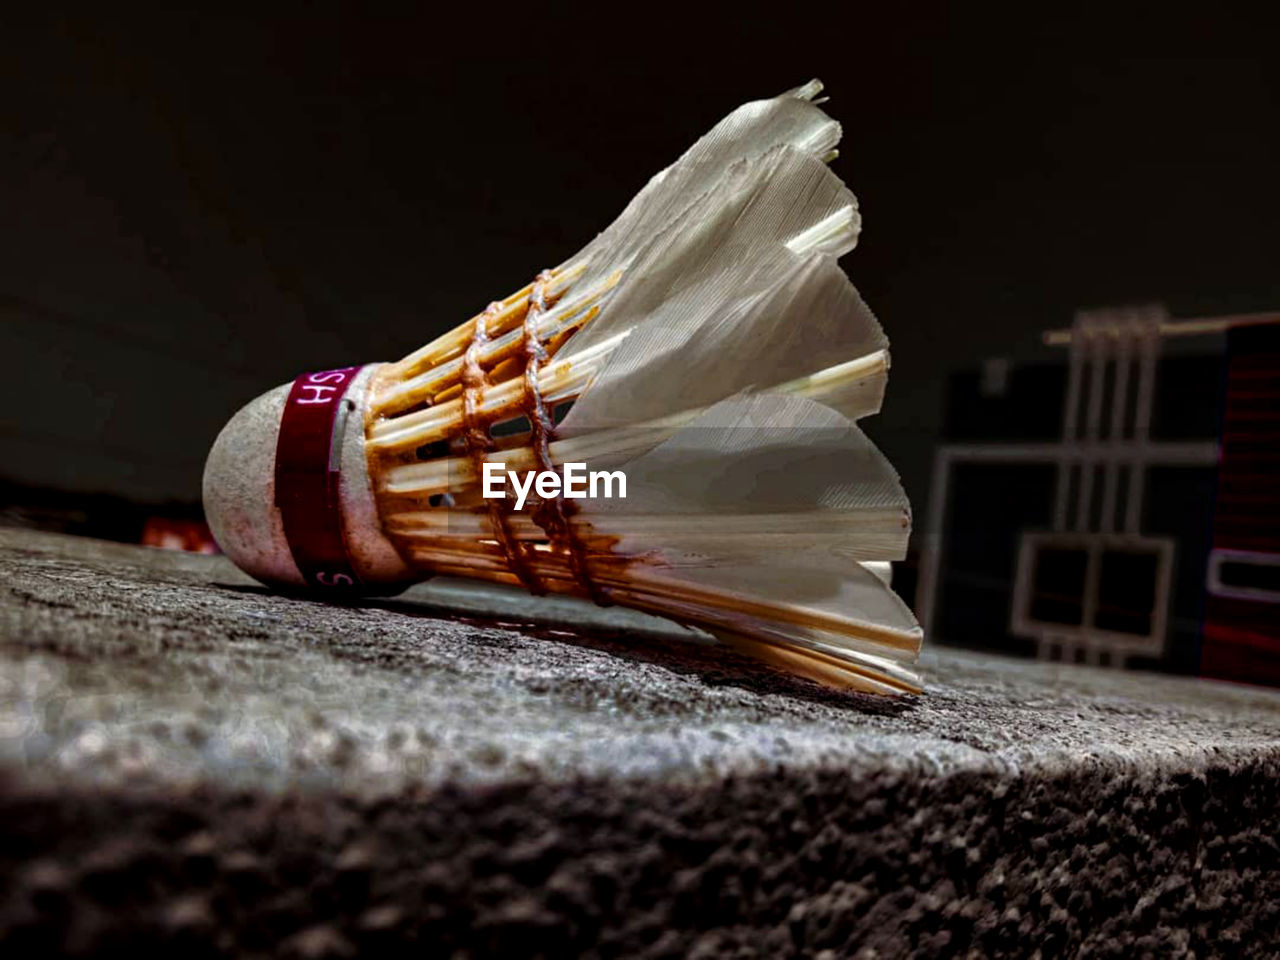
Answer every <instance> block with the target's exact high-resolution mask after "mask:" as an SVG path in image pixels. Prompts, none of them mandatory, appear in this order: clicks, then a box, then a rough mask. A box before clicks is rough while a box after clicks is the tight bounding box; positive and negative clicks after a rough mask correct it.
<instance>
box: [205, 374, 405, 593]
mask: <svg viewBox="0 0 1280 960" xmlns="http://www.w3.org/2000/svg"><path fill="white" fill-rule="evenodd" d="M373 370H374V367H373V366H369V367H366V368H365V369H364V370H362V371H361V372H360V373H359V374H358V375H357V377H356V379H355V380H354V381H353V382H352V385H351V388H350V390H349V391H348V394H347V396H348V397H349V398H351V399H352V400H353V401H354V402H355V403H356V406H357V410H358V412H359V413H360V414H361V415H360V416H352V417H351V418H350V425H349V427H348V429H347V430H346V431H345V432H344V433H343V436H342V437H341V439H340V440H339V443H340V444H341V449H340V451H339V454H340V467H341V480H340V484H339V491H340V495H341V510H342V528H343V537H344V540H345V543H346V548H347V551H348V554H349V556H350V559H351V563H352V566H353V568H354V569H355V570H356V572H357V574H358V575H359V576H360V578H361V580H362V581H364V582H366V583H367V584H370V585H379V587H380V588H385V587H387V586H388V585H391V586H395V587H396V588H397V589H403V587H405V586H407V585H408V584H410V583H413V582H416V581H419V580H424V579H426V575H425V574H421V573H417V572H415V571H413V570H411V569H410V568H409V567H408V566H407V565H406V564H405V562H404V560H403V559H402V558H401V557H400V555H399V553H397V552H396V550H395V547H394V546H393V545H392V544H391V542H390V541H389V540H388V539H387V538H386V537H385V536H384V535H383V533H382V529H381V525H380V522H379V519H378V510H377V504H376V502H375V500H374V494H373V487H372V483H371V480H370V477H369V470H368V465H367V461H366V458H365V450H364V431H363V430H362V429H361V427H360V424H362V423H363V419H364V418H363V415H362V414H363V410H364V399H365V390H366V387H367V384H368V382H369V377H370V374H371V373H372V372H373ZM291 386H292V384H289V383H285V384H281V385H280V386H278V387H275V388H274V389H272V390H268V391H267V392H266V393H264V394H262V396H260V397H258V398H257V399H255V400H252V401H250V402H249V403H247V404H245V406H244V407H243V408H241V410H240V411H239V412H238V413H237V414H236V415H235V416H234V417H232V418H231V419H230V420H229V421H228V422H227V425H226V426H225V427H223V428H222V432H221V433H219V434H218V438H217V439H216V440H215V441H214V442H213V447H212V449H210V451H209V456H208V459H207V460H206V461H205V466H204V481H203V498H204V511H205V518H206V520H207V521H208V523H209V528H210V529H211V530H212V531H213V536H214V539H215V540H217V542H218V546H219V547H220V548H221V549H222V552H223V553H225V554H226V555H227V557H228V558H230V560H231V561H232V562H233V563H234V564H235V565H236V566H237V567H239V568H240V569H241V570H243V571H244V572H245V573H247V574H249V575H250V576H252V577H254V578H255V579H257V580H260V581H262V582H263V583H265V584H268V585H270V586H287V587H291V588H295V589H296V588H299V587H306V586H307V581H306V578H305V577H304V576H303V574H302V571H300V570H299V569H298V564H297V563H296V562H295V561H294V558H293V552H292V550H291V549H290V546H289V541H288V538H287V537H286V535H285V529H284V520H283V518H282V516H281V513H280V508H279V507H278V506H276V446H277V443H278V441H279V436H280V421H281V417H282V416H283V413H284V407H285V402H286V401H287V400H288V397H289V391H290V388H291ZM376 592H378V593H386V592H388V591H387V590H386V589H378V590H377V591H376Z"/></svg>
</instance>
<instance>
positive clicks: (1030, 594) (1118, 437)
mask: <svg viewBox="0 0 1280 960" xmlns="http://www.w3.org/2000/svg"><path fill="white" fill-rule="evenodd" d="M1044 340H1045V343H1046V344H1048V345H1050V346H1067V347H1068V348H1069V351H1070V352H1069V357H1068V362H1067V363H1066V364H1065V365H1064V364H1062V363H1041V364H1028V365H1024V366H1022V367H1021V368H1018V367H1010V366H1008V365H1007V364H1006V363H1005V362H1004V361H999V362H998V363H996V364H994V365H993V364H991V363H989V364H987V365H986V366H985V367H984V368H983V371H982V373H981V374H980V375H979V374H978V373H976V372H975V373H968V374H966V373H961V374H957V375H955V376H954V377H953V378H952V385H951V391H950V396H949V403H948V407H947V410H946V417H947V422H946V428H945V431H944V436H945V437H946V439H947V440H948V441H949V442H947V443H945V444H944V445H943V446H942V447H940V448H939V450H938V452H937V456H936V458H935V462H934V474H933V486H932V489H931V493H930V501H929V508H928V511H927V514H926V518H927V522H928V530H927V532H926V534H925V538H924V542H923V549H922V559H921V570H920V581H921V583H920V589H919V593H918V596H917V599H916V612H917V615H918V616H919V617H920V619H921V622H922V623H923V624H924V625H925V628H926V630H927V631H929V635H930V637H931V639H935V640H941V641H943V642H950V643H957V644H962V645H966V646H974V645H976V646H982V647H986V648H989V649H998V650H1003V651H1005V652H1009V653H1015V654H1023V655H1034V656H1037V657H1039V658H1041V659H1047V660H1064V661H1074V662H1078V663H1094V664H1099V665H1109V666H1132V667H1140V668H1148V669H1163V670H1170V671H1174V672H1179V673H1202V674H1204V675H1206V676H1214V677H1221V678H1226V679H1235V680H1244V681H1250V682H1256V683H1272V684H1278V685H1280V622H1278V621H1280V617H1278V616H1277V614H1280V607H1277V606H1276V603H1277V601H1280V585H1278V584H1277V581H1278V580H1280V489H1278V488H1277V482H1276V481H1277V479H1278V475H1277V463H1280V314H1251V315H1240V316H1232V317H1214V318H1203V319H1196V320H1184V321H1176V320H1171V319H1170V318H1169V317H1168V315H1167V313H1166V311H1165V310H1164V309H1163V308H1161V307H1145V308H1139V309H1125V310H1103V311H1094V312H1088V313H1081V314H1079V315H1078V316H1077V318H1076V322H1075V324H1074V325H1073V326H1072V327H1071V328H1070V329H1069V330H1059V331H1052V332H1050V333H1048V334H1046V335H1045V338H1044ZM1224 358H1225V359H1224ZM993 367H996V368H998V373H999V376H998V377H996V376H993ZM1157 369H1158V371H1159V376H1157ZM997 381H998V383H999V389H992V384H993V383H994V382H997ZM1224 384H1225V392H1224ZM955 441H959V442H955ZM1220 451H1221V457H1220V455H1219V454H1220Z"/></svg>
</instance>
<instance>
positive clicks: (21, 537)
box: [0, 531, 1280, 957]
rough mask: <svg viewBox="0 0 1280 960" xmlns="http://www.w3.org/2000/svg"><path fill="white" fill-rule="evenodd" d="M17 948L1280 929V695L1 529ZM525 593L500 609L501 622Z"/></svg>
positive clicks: (887, 944) (1271, 935) (932, 941)
mask: <svg viewBox="0 0 1280 960" xmlns="http://www.w3.org/2000/svg"><path fill="white" fill-rule="evenodd" d="M0 596H2V597H3V600H2V601H0V949H3V950H4V952H5V955H6V956H15V955H20V954H22V953H30V954H37V953H46V954H47V953H49V952H56V951H59V950H70V951H75V952H90V953H93V952H103V953H105V952H107V951H108V950H111V951H115V950H118V949H120V948H124V947H128V948H131V949H138V948H148V949H151V950H153V951H155V952H163V953H165V954H171V953H172V951H174V950H175V949H182V950H184V951H189V952H194V953H213V954H238V955H243V954H261V955H269V954H279V953H286V954H292V955H296V956H309V957H321V956H344V955H351V954H354V953H355V952H356V951H361V952H364V951H368V952H374V951H375V950H376V951H379V952H382V951H385V952H389V953H396V952H401V953H404V954H406V955H408V954H413V955H417V956H421V955H424V954H425V955H437V954H444V955H448V954H450V953H456V954H459V955H466V956H489V955H502V956H523V955H544V956H556V957H559V956H568V955H577V954H593V955H597V954H598V955H614V956H617V955H626V956H654V957H658V956H670V957H681V956H730V955H731V956H743V957H749V956H771V957H777V956H816V955H821V954H822V951H824V950H825V951H830V953H829V954H827V956H831V957H846V956H849V957H854V956H882V957H892V956H903V955H908V954H912V953H915V954H920V955H926V956H934V955H936V956H950V955H956V954H959V955H964V954H967V953H970V952H976V953H978V954H984V955H985V954H994V955H999V954H1010V955H1023V954H1027V953H1030V952H1033V951H1035V950H1037V949H1038V950H1040V951H1041V952H1042V954H1043V955H1046V956H1049V955H1059V954H1064V953H1071V954H1074V953H1089V954H1106V955H1115V956H1137V955H1142V954H1144V953H1145V954H1150V955H1158V956H1166V955H1190V954H1191V953H1194V954H1195V955H1196V956H1212V955H1224V956H1227V955H1230V956H1237V955H1255V956H1271V955H1274V954H1275V951H1276V949H1277V942H1276V940H1275V937H1276V931H1277V930H1278V929H1280V850H1278V848H1277V844H1276V840H1275V837H1276V836H1277V831H1278V830H1280V788H1278V786H1277V784H1280V697H1278V696H1277V695H1275V694H1274V693H1272V692H1270V691H1265V690H1252V689H1248V688H1240V687H1230V686H1226V685H1221V684H1214V683H1206V682H1197V681H1192V680H1180V679H1175V678H1168V677H1157V676H1147V675H1139V674H1121V673H1112V672H1106V671H1099V670H1092V669H1085V668H1073V667H1063V666H1048V665H1036V664H1028V663H1019V662H1012V661H1004V660H997V659H992V658H984V657H977V656H973V655H963V654H958V653H952V652H940V653H936V654H934V655H932V656H931V657H930V660H931V661H932V662H930V663H929V664H928V669H929V680H930V691H929V693H928V694H926V695H925V696H923V697H920V698H914V699H904V700H898V701H886V700H879V699H874V698H868V697H860V696H857V695H852V694H842V693H834V692H829V691H826V690H823V689H821V688H818V687H816V686H813V685H811V684H808V683H807V682H804V681H799V680H793V679H790V678H787V677H783V676H779V675H777V674H773V673H771V672H768V671H766V670H764V669H763V668H760V667H757V666H756V665H755V664H753V663H752V662H750V661H746V660H743V659H741V658H738V657H736V656H734V655H732V654H730V653H727V652H725V651H723V650H721V649H719V648H715V647H711V646H709V645H707V644H706V643H705V642H703V641H702V640H701V639H700V638H698V637H696V636H693V635H691V634H689V633H688V632H687V631H683V630H681V629H679V628H675V627H671V626H669V625H667V624H665V623H663V622H662V621H657V620H653V619H651V618H644V617H636V616H632V615H629V614H627V613H626V612H625V611H616V610H610V611H597V610H595V609H593V608H589V607H587V608H583V607H579V606H577V605H573V604H563V603H553V602H533V601H530V600H529V598H525V597H520V596H516V595H512V594H494V593H490V592H487V591H486V592H480V591H476V590H469V589H467V588H465V587H462V586H459V585H457V584H451V583H444V582H441V583H435V584H431V585H428V586H426V587H422V588H415V590H414V591H413V592H412V593H411V594H409V595H407V596H406V597H404V598H401V599H398V600H396V601H378V602H375V603H371V604H369V605H367V606H361V607H347V608H344V607H336V606H328V605H324V604H319V603H315V602H311V601H306V600H298V599H293V598H288V597H282V596H277V595H274V594H271V593H268V592H266V591H264V590H262V589H260V588H258V587H256V586H255V585H253V584H252V582H251V581H248V580H247V579H246V578H244V577H242V576H241V575H240V574H238V573H237V572H236V571H234V569H232V568H231V567H230V566H229V565H227V564H226V562H225V561H223V560H220V559H214V558H203V557H191V556H184V555H176V554H168V553H161V552H156V551H149V550H145V549H141V548H128V547H119V546H115V545H109V544H101V543H96V542H93V541H84V540H72V539H67V538H61V537H52V536H46V535H34V534H30V533H24V532H16V531H0ZM481 610H498V611H499V614H498V619H494V618H492V617H485V618H482V617H481V615H480V613H479V611H481Z"/></svg>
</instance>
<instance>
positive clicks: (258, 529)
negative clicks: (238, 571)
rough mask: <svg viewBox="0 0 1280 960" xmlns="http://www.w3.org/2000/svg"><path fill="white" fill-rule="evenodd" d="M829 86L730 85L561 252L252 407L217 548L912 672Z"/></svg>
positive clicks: (873, 326) (264, 563)
mask: <svg viewBox="0 0 1280 960" xmlns="http://www.w3.org/2000/svg"><path fill="white" fill-rule="evenodd" d="M820 89H821V85H820V84H819V83H817V82H816V81H815V82H813V83H811V84H808V85H806V86H804V87H801V88H799V89H797V90H793V91H790V92H789V93H787V94H784V95H783V96H780V97H776V98H774V99H771V100H762V101H757V102H754V103H749V104H746V105H744V106H742V107H740V108H738V109H737V110H735V111H734V112H733V113H731V114H730V115H729V116H728V117H726V118H725V119H724V120H723V121H721V122H720V123H719V124H718V125H717V126H716V127H715V128H714V129H712V130H711V131H710V132H709V133H708V134H707V135H706V136H704V137H703V138H702V139H701V140H699V141H698V142H697V143H696V144H695V145H694V146H693V147H692V148H691V149H690V150H689V151H688V152H686V153H685V154H684V156H682V157H681V158H680V159H679V160H678V161H677V162H676V163H675V164H673V165H672V166H671V167H669V168H667V169H666V170H664V171H662V172H661V173H659V174H658V175H657V176H656V177H654V178H653V179H652V180H651V181H650V182H649V184H648V185H647V186H646V187H645V188H644V189H643V190H642V191H641V192H640V193H639V194H638V195H637V196H636V197H635V199H634V200H632V202H631V203H630V204H629V205H628V206H627V208H626V209H625V210H624V211H623V213H622V214H621V216H619V217H618V219H617V220H616V221H615V222H614V223H613V224H612V225H610V226H609V227H608V228H607V229H606V230H605V231H604V232H603V233H601V234H600V235H599V236H597V237H596V239H595V240H593V241H592V242H591V243H590V244H588V246H587V247H586V248H585V249H584V250H582V251H581V252H580V253H579V254H577V255H576V256H574V257H572V258H571V259H570V260H568V261H566V262H565V263H564V264H562V265H561V266H559V267H556V268H554V269H551V270H546V271H544V272H542V273H541V274H539V275H538V277H537V279H536V280H535V281H534V282H533V283H531V284H530V285H529V286H528V287H526V288H525V289H523V290H520V291H518V292H517V293H515V294H513V295H512V296H510V297H507V298H506V299H505V300H501V301H498V302H495V303H493V304H491V305H490V306H489V307H488V308H487V309H486V310H484V311H483V312H482V313H480V314H479V315H478V316H476V317H474V318H473V319H471V320H468V321H467V322H465V323H463V324H462V325H461V326H459V327H458V328H456V329H455V330H453V331H451V332H450V333H447V334H445V335H443V336H441V337H439V338H438V339H437V340H435V341H433V342H432V343H430V344H428V345H427V346H425V347H423V348H422V349H420V350H417V351H415V352H414V353H412V354H410V355H409V356H407V357H405V358H404V359H402V360H399V361H397V362H395V363H385V364H370V365H365V366H362V367H349V368H343V369H339V370H329V371H321V372H317V373H311V374H306V375H303V376H302V377H299V378H298V379H297V380H296V381H294V383H292V384H285V385H283V386H280V387H277V388H276V389H275V390H272V391H270V392H268V393H266V394H264V395H263V396H261V397H259V398H258V399H257V400H255V401H253V402H252V403H250V404H249V405H248V406H246V407H245V408H244V409H243V410H241V411H240V412H239V413H238V414H237V415H236V416H235V417H234V418H232V420H231V421H230V423H228V424H227V426H226V427H225V428H224V429H223V431H222V433H221V434H220V435H219V437H218V439H217V441H216V442H215V443H214V446H213V449H212V451H211V452H210V454H209V459H208V463H207V464H206V467H205V476H204V501H205V510H206V513H207V514H208V519H209V523H210V525H211V527H212V529H213V531H214V534H215V536H216V538H217V540H218V543H219V544H220V545H221V546H222V548H223V550H224V551H225V552H226V553H227V555H228V556H230V557H231V559H232V560H234V561H235V562H236V563H237V564H238V565H239V566H240V567H242V568H243V569H244V570H246V571H247V572H248V573H250V574H252V575H253V576H255V577H257V578H259V579H261V580H263V581H264V582H267V583H269V584H278V585H290V586H294V587H309V588H312V589H315V590H321V591H333V592H344V591H347V592H349V591H366V592H378V591H386V590H395V589H399V588H401V587H403V586H404V585H405V584H407V583H410V582H414V581H417V580H422V579H426V578H427V577H430V576H432V575H434V574H449V575H461V576H466V577H474V578H480V579H483V580H488V581H494V582H500V583H508V584H521V585H523V586H525V587H526V588H528V589H530V590H532V591H534V592H538V593H543V592H552V593H561V594H571V595H577V596H581V597H585V598H589V599H592V600H595V601H597V602H601V603H618V604H623V605H626V606H630V607H634V608H637V609H641V610H645V611H649V612H654V613H659V614H663V615H666V616H669V617H673V618H676V619H678V620H681V621H683V622H686V623H690V624H693V625H696V626H699V627H702V628H705V629H706V630H708V631H710V632H711V633H713V634H715V635H716V636H718V637H720V638H721V639H722V640H724V641H726V642H728V643H730V644H732V645H734V646H735V647H738V648H739V649H743V650H746V651H747V652H750V653H752V654H754V655H756V656H758V657H760V658H762V659H764V660H766V661H768V662H771V663H773V664H774V665H777V666H780V667H782V668H785V669H787V670H790V671H792V672H795V673H799V674H802V675H805V676H808V677H810V678H812V679H815V680H818V681H820V682H823V683H827V684H833V685H837V686H846V687H852V688H855V689H860V690H866V691H872V692H879V693H891V692H901V691H916V690H918V689H919V683H918V680H917V678H916V676H915V674H914V673H913V672H912V669H911V665H912V664H913V663H914V661H915V659H916V657H917V655H918V653H919V647H920V641H921V632H920V628H919V627H918V626H917V624H916V622H915V619H914V618H913V617H912V615H911V612H910V611H909V610H908V609H907V607H906V606H905V604H903V603H902V601H901V600H900V599H899V598H898V597H897V596H896V594H894V593H893V591H892V590H891V589H890V587H889V586H888V585H887V583H886V582H885V579H882V576H883V572H884V569H886V568H887V561H891V560H896V559H901V558H902V556H903V554H904V552H905V548H906V543H907V536H908V533H909V529H910V512H909V507H908V504H907V500H906V497H905V495H904V494H903V491H902V488H901V486H900V485H899V483H898V479H897V475H896V474H895V473H894V471H893V469H892V468H891V467H890V466H889V464H888V462H887V461H886V460H885V459H884V458H883V456H881V454H880V453H879V452H878V451H877V450H876V449H875V447H874V446H873V445H872V444H871V443H870V441H868V440H867V439H866V437H865V436H864V435H863V434H862V433H861V431H859V429H858V428H857V426H856V425H855V421H856V420H857V419H858V418H860V417H863V416H866V415H868V414H871V413H874V412H876V411H877V410H878V409H879V407H880V402H881V398H882V396H883V393H884V386H885V380H886V377H887V371H888V362H889V361H888V341H887V340H886V339H885V337H884V334H883V333H882V331H881V329H880V326H879V324H878V323H877V322H876V320H875V318H874V317H873V316H872V314H871V312H870V310H868V308H867V307H866V305H865V304H864V303H863V301H862V299H861V297H860V296H859V295H858V293H857V291H856V290H855V289H854V287H853V285H852V284H851V283H850V282H849V280H848V278H847V277H846V276H845V275H844V273H843V272H842V271H841V269H840V267H839V266H838V264H837V262H836V261H837V258H838V257H840V256H841V255H842V254H844V253H846V252H848V251H849V250H851V249H852V248H853V246H854V244H855V243H856V241H857V236H858V230H859V227H860V219H859V215H858V208H857V202H856V201H855V199H854V197H853V194H852V193H850V192H849V190H848V189H847V188H846V187H845V186H844V185H843V184H842V183H841V182H840V180H839V178H838V177H836V176H835V175H834V174H833V173H832V172H831V171H830V170H829V169H828V167H827V165H826V164H827V161H829V160H830V159H831V158H832V157H833V156H834V155H835V147H836V144H837V142H838V141H839V138H840V127H839V125H838V124H837V123H836V122H835V121H834V120H832V119H831V118H830V117H828V116H827V115H826V114H825V113H824V112H823V111H822V110H821V109H819V107H818V106H816V105H815V104H814V103H813V102H812V100H813V98H814V97H815V96H816V95H817V93H818V92H819V91H820ZM486 464H491V466H489V467H488V468H486V466H485V465H486ZM566 464H576V465H580V469H581V470H582V471H583V473H582V475H581V481H582V482H581V484H580V485H579V486H581V487H582V488H584V489H587V490H588V492H589V487H588V480H589V479H590V475H591V474H596V475H597V476H598V478H599V479H600V485H601V489H600V490H597V491H595V492H596V495H595V496H590V495H588V496H585V497H577V496H573V495H572V494H573V493H574V492H575V491H574V487H575V484H574V483H573V482H572V481H573V480H574V479H575V476H574V475H573V470H574V469H579V468H572V467H571V468H569V470H568V474H569V475H568V476H566V468H565V465H566ZM535 474H536V475H540V476H542V477H544V478H551V479H550V480H549V481H548V482H547V483H544V484H542V485H541V486H535V485H534V481H533V479H532V478H533V477H534V475H535ZM521 478H524V479H523V480H522V479H521ZM560 480H564V481H565V483H564V484H561V483H560ZM606 483H608V484H610V485H611V489H609V490H607V491H606V490H604V485H605V484H606ZM624 484H625V497H623V496H619V495H618V494H619V493H621V492H622V489H621V488H622V486H623V485H624ZM486 485H487V486H486ZM566 486H567V487H568V488H569V489H568V492H569V493H570V494H571V495H569V496H566V495H565V487H566ZM486 492H488V493H490V494H497V493H499V492H501V493H502V494H504V495H503V496H497V495H492V496H486V495H485V493H486ZM606 494H612V495H606Z"/></svg>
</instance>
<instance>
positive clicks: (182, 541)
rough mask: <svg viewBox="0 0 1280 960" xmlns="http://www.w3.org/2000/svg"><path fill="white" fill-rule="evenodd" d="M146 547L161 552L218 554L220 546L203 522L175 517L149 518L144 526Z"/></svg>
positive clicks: (144, 544) (143, 541)
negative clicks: (158, 549) (177, 551)
mask: <svg viewBox="0 0 1280 960" xmlns="http://www.w3.org/2000/svg"><path fill="white" fill-rule="evenodd" d="M141 543H142V545H143V546H144V547H159V548H160V549H161V550H186V551H187V552H188V553H217V552H218V545H217V544H216V543H215V542H214V540H213V534H212V533H210V532H209V525H208V524H207V523H205V522H204V521H203V520H183V519H179V518H174V517H147V519H146V521H145V522H144V523H143V524H142V540H141Z"/></svg>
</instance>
